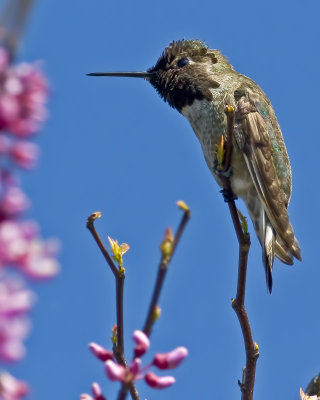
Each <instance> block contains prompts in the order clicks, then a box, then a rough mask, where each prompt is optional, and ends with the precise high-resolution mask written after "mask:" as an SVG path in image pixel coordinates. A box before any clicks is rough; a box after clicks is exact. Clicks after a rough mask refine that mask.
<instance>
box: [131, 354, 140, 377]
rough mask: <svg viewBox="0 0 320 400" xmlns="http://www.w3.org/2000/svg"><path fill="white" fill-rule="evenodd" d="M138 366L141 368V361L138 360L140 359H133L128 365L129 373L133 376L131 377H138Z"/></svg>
mask: <svg viewBox="0 0 320 400" xmlns="http://www.w3.org/2000/svg"><path fill="white" fill-rule="evenodd" d="M140 366H141V360H140V358H135V359H134V360H133V361H132V363H131V365H130V368H129V369H130V372H131V373H132V374H133V375H138V373H139V371H140Z"/></svg>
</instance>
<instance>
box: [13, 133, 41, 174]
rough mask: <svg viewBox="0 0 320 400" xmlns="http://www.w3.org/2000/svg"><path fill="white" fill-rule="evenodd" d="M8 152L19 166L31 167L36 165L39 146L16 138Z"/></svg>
mask: <svg viewBox="0 0 320 400" xmlns="http://www.w3.org/2000/svg"><path fill="white" fill-rule="evenodd" d="M10 154H11V157H12V159H13V160H14V162H15V163H16V164H17V165H18V166H19V167H22V168H25V169H33V168H34V167H35V166H36V162H37V159H38V155H39V148H38V146H37V145H35V144H33V143H29V142H26V141H22V140H18V141H16V142H15V143H14V144H13V145H12V147H11V151H10Z"/></svg>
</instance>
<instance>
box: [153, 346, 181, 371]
mask: <svg viewBox="0 0 320 400" xmlns="http://www.w3.org/2000/svg"><path fill="white" fill-rule="evenodd" d="M187 355H188V350H187V349H186V348H185V347H177V348H176V349H174V350H172V351H170V352H169V353H158V354H156V355H155V357H154V359H153V365H154V366H156V367H157V368H159V369H172V368H176V367H177V366H178V365H179V364H181V363H182V361H183V360H184V359H185V358H186V357H187Z"/></svg>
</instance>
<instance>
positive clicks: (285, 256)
mask: <svg viewBox="0 0 320 400" xmlns="http://www.w3.org/2000/svg"><path fill="white" fill-rule="evenodd" d="M275 256H276V257H277V258H278V259H279V260H280V261H281V262H283V263H284V264H287V265H292V264H293V255H292V254H291V252H289V251H288V250H287V249H286V247H285V246H284V245H283V243H281V242H280V241H279V240H278V239H277V240H276V244H275Z"/></svg>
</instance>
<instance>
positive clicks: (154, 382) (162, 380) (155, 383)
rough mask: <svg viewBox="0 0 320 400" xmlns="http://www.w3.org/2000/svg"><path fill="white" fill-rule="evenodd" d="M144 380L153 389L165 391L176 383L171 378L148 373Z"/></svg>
mask: <svg viewBox="0 0 320 400" xmlns="http://www.w3.org/2000/svg"><path fill="white" fill-rule="evenodd" d="M144 380H145V381H146V383H147V384H148V385H149V386H151V387H152V388H154V389H165V388H167V387H168V386H171V385H173V384H174V383H175V381H176V380H175V379H174V377H173V376H157V375H156V374H154V373H153V372H148V373H147V374H146V375H145V377H144Z"/></svg>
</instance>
